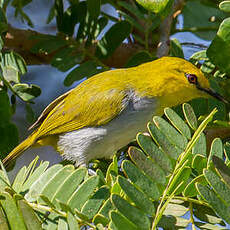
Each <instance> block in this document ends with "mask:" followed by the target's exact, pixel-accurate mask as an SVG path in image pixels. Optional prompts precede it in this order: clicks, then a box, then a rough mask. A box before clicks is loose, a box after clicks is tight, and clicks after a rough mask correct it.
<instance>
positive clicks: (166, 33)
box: [157, 0, 184, 58]
mask: <svg viewBox="0 0 230 230" xmlns="http://www.w3.org/2000/svg"><path fill="white" fill-rule="evenodd" d="M183 3H184V0H175V1H174V4H173V7H172V12H171V13H170V14H169V16H167V17H166V18H165V19H164V20H163V22H162V23H161V25H160V42H159V44H158V47H157V57H159V58H160V57H163V56H167V55H168V53H169V45H170V32H171V26H172V22H173V19H174V18H175V17H176V16H177V15H178V13H180V11H181V9H182V7H183Z"/></svg>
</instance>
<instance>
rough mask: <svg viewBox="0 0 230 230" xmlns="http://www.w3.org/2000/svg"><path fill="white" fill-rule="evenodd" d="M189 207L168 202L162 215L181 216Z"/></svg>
mask: <svg viewBox="0 0 230 230" xmlns="http://www.w3.org/2000/svg"><path fill="white" fill-rule="evenodd" d="M188 211H189V209H188V208H186V207H185V206H184V205H180V204H174V203H169V204H168V205H167V208H166V209H165V211H164V215H166V216H168V215H173V216H183V215H185V214H186V212H188Z"/></svg>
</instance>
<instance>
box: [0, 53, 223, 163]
mask: <svg viewBox="0 0 230 230" xmlns="http://www.w3.org/2000/svg"><path fill="white" fill-rule="evenodd" d="M208 97H215V98H217V99H218V100H220V101H223V102H225V103H227V101H226V100H225V99H224V97H222V96H221V95H220V94H218V93H216V92H215V91H214V90H212V89H211V88H210V84H209V81H208V79H207V78H206V77H205V76H204V74H203V73H202V72H201V70H200V69H199V68H197V67H196V66H195V65H193V64H192V63H190V62H189V61H186V60H184V59H182V58H177V57H162V58H159V59H156V60H154V61H151V62H147V63H144V64H141V65H139V66H136V67H130V68H124V69H113V70H108V71H105V72H102V73H99V74H96V75H94V76H92V77H91V78H89V79H87V80H85V81H83V82H82V83H81V84H79V85H78V86H77V87H76V88H74V89H72V90H70V91H68V92H66V93H64V94H63V95H61V96H59V97H58V98H57V99H55V100H54V101H53V102H51V103H50V104H49V105H48V106H47V107H46V108H45V109H44V111H43V112H42V113H41V115H40V116H39V118H38V119H37V121H36V122H35V123H34V124H33V125H32V126H31V129H34V131H33V132H32V133H31V134H30V135H29V136H28V138H26V139H25V140H24V141H22V142H21V143H20V144H19V145H18V146H17V147H15V148H14V149H13V150H12V151H11V152H10V153H9V155H8V156H6V158H5V159H4V160H3V164H4V165H6V166H7V165H8V164H9V163H10V162H12V160H14V159H16V158H17V157H18V156H19V155H21V154H22V153H23V152H24V151H25V150H26V149H28V148H30V147H38V146H46V145H51V146H53V147H54V148H55V149H56V150H57V152H59V153H60V154H61V156H62V157H63V159H67V160H69V161H73V162H75V164H76V166H80V165H87V164H88V163H89V162H90V161H91V160H92V159H99V158H111V157H112V156H113V154H114V153H115V152H116V151H117V150H119V149H121V148H122V147H124V146H126V145H127V144H128V143H129V142H131V141H132V140H134V139H135V136H136V134H137V133H138V132H143V131H145V130H146V124H147V122H148V121H150V120H151V119H152V117H153V116H155V115H157V116H161V115H162V114H163V110H164V108H165V107H173V106H177V105H179V104H182V103H184V102H188V101H190V100H192V99H195V98H208Z"/></svg>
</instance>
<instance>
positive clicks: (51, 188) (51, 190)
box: [38, 165, 74, 203]
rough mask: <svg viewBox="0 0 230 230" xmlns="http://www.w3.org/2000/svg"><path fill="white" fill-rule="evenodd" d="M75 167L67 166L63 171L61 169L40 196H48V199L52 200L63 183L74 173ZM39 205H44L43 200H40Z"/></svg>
mask: <svg viewBox="0 0 230 230" xmlns="http://www.w3.org/2000/svg"><path fill="white" fill-rule="evenodd" d="M73 171H74V166H73V165H66V166H65V167H63V168H62V169H60V170H59V171H58V172H57V173H56V174H55V175H53V177H52V180H50V181H48V183H46V185H45V186H44V187H43V188H42V190H41V191H40V194H42V195H43V196H46V197H47V198H48V199H50V200H51V199H52V198H53V196H54V194H55V193H56V191H57V189H59V186H61V185H62V183H63V181H64V180H65V179H66V178H67V177H68V175H70V174H71V173H73ZM38 203H43V202H42V200H41V199H38Z"/></svg>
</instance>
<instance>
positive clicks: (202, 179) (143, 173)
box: [0, 104, 230, 230]
mask: <svg viewBox="0 0 230 230" xmlns="http://www.w3.org/2000/svg"><path fill="white" fill-rule="evenodd" d="M183 113H184V117H185V121H184V120H183V119H182V118H181V117H180V116H179V115H178V114H177V113H176V112H174V111H173V110H172V109H170V108H166V109H165V119H163V118H161V117H157V116H156V117H154V118H153V121H152V122H149V123H148V124H147V128H148V133H149V135H146V134H142V133H138V134H137V143H138V145H139V147H134V146H132V147H130V148H129V150H128V154H129V157H130V160H123V161H122V162H119V163H118V162H117V158H116V157H114V158H113V162H112V163H111V164H110V165H109V167H108V169H107V172H106V175H104V174H103V173H102V171H101V170H100V169H98V170H97V171H96V172H95V175H89V174H88V171H87V169H86V168H83V167H82V168H78V169H75V168H74V166H72V165H65V166H63V165H61V164H56V165H53V166H51V167H49V163H48V162H41V163H40V164H39V165H38V166H37V160H38V159H37V158H36V159H35V160H34V161H33V162H31V164H30V165H29V166H28V167H26V166H24V167H23V168H22V169H21V170H20V171H19V172H18V174H17V176H16V177H15V179H14V181H13V182H12V183H11V182H10V181H9V179H8V176H7V172H6V171H5V170H4V167H3V165H2V170H0V223H1V229H12V230H17V229H19V230H23V229H29V230H30V229H61V230H65V229H70V230H72V229H100V230H102V229H108V228H109V229H112V230H124V229H128V230H129V229H130V230H135V229H136V230H150V229H157V228H160V227H161V228H162V229H186V228H187V227H188V226H190V225H191V226H192V228H193V229H195V228H196V227H197V228H199V229H225V228H227V227H226V224H227V223H230V168H229V164H230V160H229V155H230V153H229V149H230V148H229V144H226V145H225V146H223V144H222V142H221V140H220V139H215V140H214V141H213V143H212V146H211V150H210V151H209V153H208V154H207V150H206V138H205V134H204V132H203V131H204V129H205V127H206V126H207V124H208V123H209V122H210V121H211V120H212V117H213V115H214V114H215V113H216V110H213V111H212V112H211V113H210V114H209V115H208V116H207V117H206V119H204V120H203V121H202V123H201V124H200V125H199V126H198V123H199V122H198V121H197V119H196V116H195V114H194V111H193V109H192V107H191V106H190V105H189V104H184V105H183Z"/></svg>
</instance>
